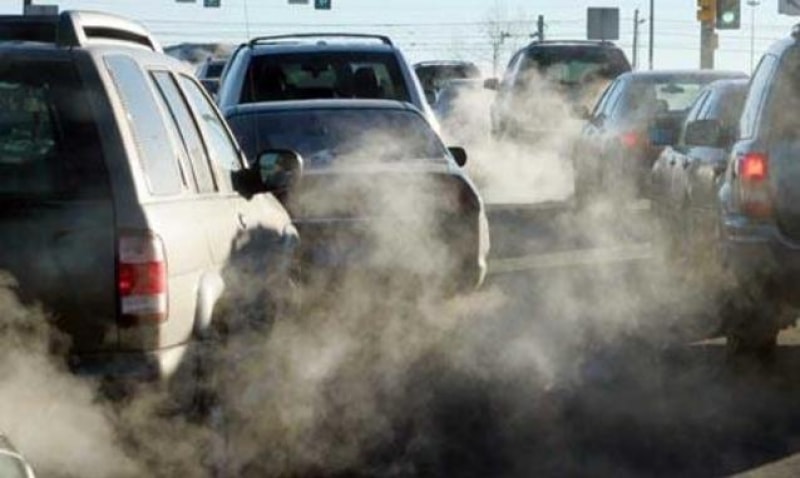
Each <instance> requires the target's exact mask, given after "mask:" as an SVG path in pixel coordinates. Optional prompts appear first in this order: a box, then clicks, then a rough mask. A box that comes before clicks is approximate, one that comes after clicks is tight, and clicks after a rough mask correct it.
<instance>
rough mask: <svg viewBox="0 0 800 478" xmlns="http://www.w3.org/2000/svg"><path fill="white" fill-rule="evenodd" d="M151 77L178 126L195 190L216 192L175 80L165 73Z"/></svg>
mask: <svg viewBox="0 0 800 478" xmlns="http://www.w3.org/2000/svg"><path fill="white" fill-rule="evenodd" d="M152 76H153V79H154V80H155V82H156V84H157V85H158V89H159V90H160V91H161V94H162V95H163V97H164V100H165V101H166V102H167V104H168V105H169V110H170V113H171V114H172V118H173V119H174V121H175V123H177V125H178V130H179V132H180V137H181V140H182V141H183V144H184V146H185V148H186V151H187V153H188V156H189V160H190V161H191V164H192V172H193V173H194V180H195V182H196V183H197V190H198V191H200V192H204V193H205V192H214V191H216V187H215V185H214V177H213V176H212V173H211V166H210V165H209V164H208V155H207V154H206V150H205V148H204V147H203V141H202V140H201V139H200V132H199V131H198V129H197V124H196V123H195V122H194V120H193V119H192V114H191V112H190V111H189V106H188V105H187V104H186V101H185V100H184V99H183V96H182V95H181V92H180V90H179V89H178V85H177V84H176V83H175V79H174V78H173V77H172V75H170V74H169V73H168V72H165V71H158V72H154V73H152Z"/></svg>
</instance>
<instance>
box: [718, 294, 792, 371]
mask: <svg viewBox="0 0 800 478" xmlns="http://www.w3.org/2000/svg"><path fill="white" fill-rule="evenodd" d="M725 309H726V310H725V313H724V325H723V327H724V332H725V339H726V340H725V352H726V356H727V358H728V361H729V362H733V363H735V364H736V363H739V362H741V361H742V360H745V361H757V362H770V361H772V360H773V358H774V356H775V352H776V350H777V345H778V333H779V332H780V329H781V326H780V321H779V317H778V314H777V312H776V311H774V310H773V308H772V307H770V306H765V307H761V306H759V305H758V304H757V303H755V302H752V303H747V304H734V303H732V301H729V302H728V304H727V306H726V307H725Z"/></svg>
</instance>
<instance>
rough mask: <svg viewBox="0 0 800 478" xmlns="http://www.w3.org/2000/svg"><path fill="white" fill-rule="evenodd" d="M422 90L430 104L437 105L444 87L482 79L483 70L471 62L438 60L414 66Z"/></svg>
mask: <svg viewBox="0 0 800 478" xmlns="http://www.w3.org/2000/svg"><path fill="white" fill-rule="evenodd" d="M414 72H415V73H416V74H417V78H419V81H420V83H421V84H422V90H423V91H424V92H425V97H426V98H427V100H428V103H430V104H431V105H433V104H434V103H436V100H437V97H438V94H439V92H440V91H441V89H442V86H443V85H444V84H445V83H447V82H449V81H451V80H470V79H472V80H474V79H479V78H480V77H481V70H480V68H478V66H477V65H475V63H472V62H470V61H456V60H437V61H423V62H420V63H415V64H414Z"/></svg>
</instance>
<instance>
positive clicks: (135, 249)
mask: <svg viewBox="0 0 800 478" xmlns="http://www.w3.org/2000/svg"><path fill="white" fill-rule="evenodd" d="M118 247H119V249H118V251H117V253H118V263H117V293H118V295H119V302H120V316H121V325H123V326H126V327H132V326H136V325H145V324H153V323H159V322H163V321H165V320H167V292H168V291H167V289H168V287H167V264H166V260H165V255H164V246H163V243H162V242H161V239H160V238H159V237H158V236H157V235H154V234H149V233H137V234H123V235H122V236H121V237H120V238H119V245H118Z"/></svg>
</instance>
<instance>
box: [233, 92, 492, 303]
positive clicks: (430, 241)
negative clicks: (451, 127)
mask: <svg viewBox="0 0 800 478" xmlns="http://www.w3.org/2000/svg"><path fill="white" fill-rule="evenodd" d="M226 117H227V119H228V121H229V123H230V125H231V128H232V129H233V131H234V133H235V134H236V136H237V137H238V139H239V141H240V142H241V144H242V147H243V148H244V149H245V151H246V152H247V153H248V154H254V153H255V152H256V151H259V150H261V149H263V148H265V147H269V148H288V149H291V150H295V151H297V152H299V153H300V154H301V155H302V156H303V157H304V159H305V167H304V173H303V174H304V175H303V179H302V180H301V181H300V183H299V184H298V185H297V186H296V188H295V189H294V190H292V191H291V192H290V193H289V194H288V195H287V197H285V198H284V202H285V203H286V204H287V207H288V209H289V212H290V213H291V214H292V216H293V218H294V221H295V224H296V225H297V228H298V230H299V231H300V233H301V234H302V236H303V241H302V244H301V256H302V257H303V261H302V264H303V266H304V267H303V268H304V269H306V270H314V271H316V270H334V271H335V270H352V269H353V268H357V269H362V270H363V269H366V270H374V269H381V270H388V271H401V272H410V273H412V274H413V275H414V276H417V277H423V278H432V279H434V280H435V281H436V283H437V284H440V285H442V287H443V288H444V289H446V290H447V291H453V292H456V291H467V290H471V289H474V288H475V287H477V286H478V285H480V284H481V282H482V281H483V278H484V276H485V273H486V257H487V254H488V250H489V235H488V223H487V219H486V214H485V211H484V205H483V201H482V199H481V197H480V195H479V194H478V192H477V190H476V188H475V186H474V185H473V184H472V181H471V180H470V179H469V178H468V177H467V175H466V174H465V173H464V171H463V170H462V169H461V166H463V165H464V163H465V162H466V153H465V152H464V150H463V149H460V148H450V149H449V150H448V148H445V146H444V145H443V144H442V141H441V140H440V138H439V136H438V135H437V134H436V133H435V132H434V130H433V128H432V127H431V125H430V124H429V123H428V121H427V120H426V119H425V117H424V115H423V114H422V113H421V112H420V111H419V110H418V109H416V108H414V107H413V106H411V105H409V104H408V103H404V102H398V101H387V100H304V101H294V102H292V101H287V102H265V103H251V104H245V105H239V106H236V107H234V108H229V109H228V110H227V111H226Z"/></svg>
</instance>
